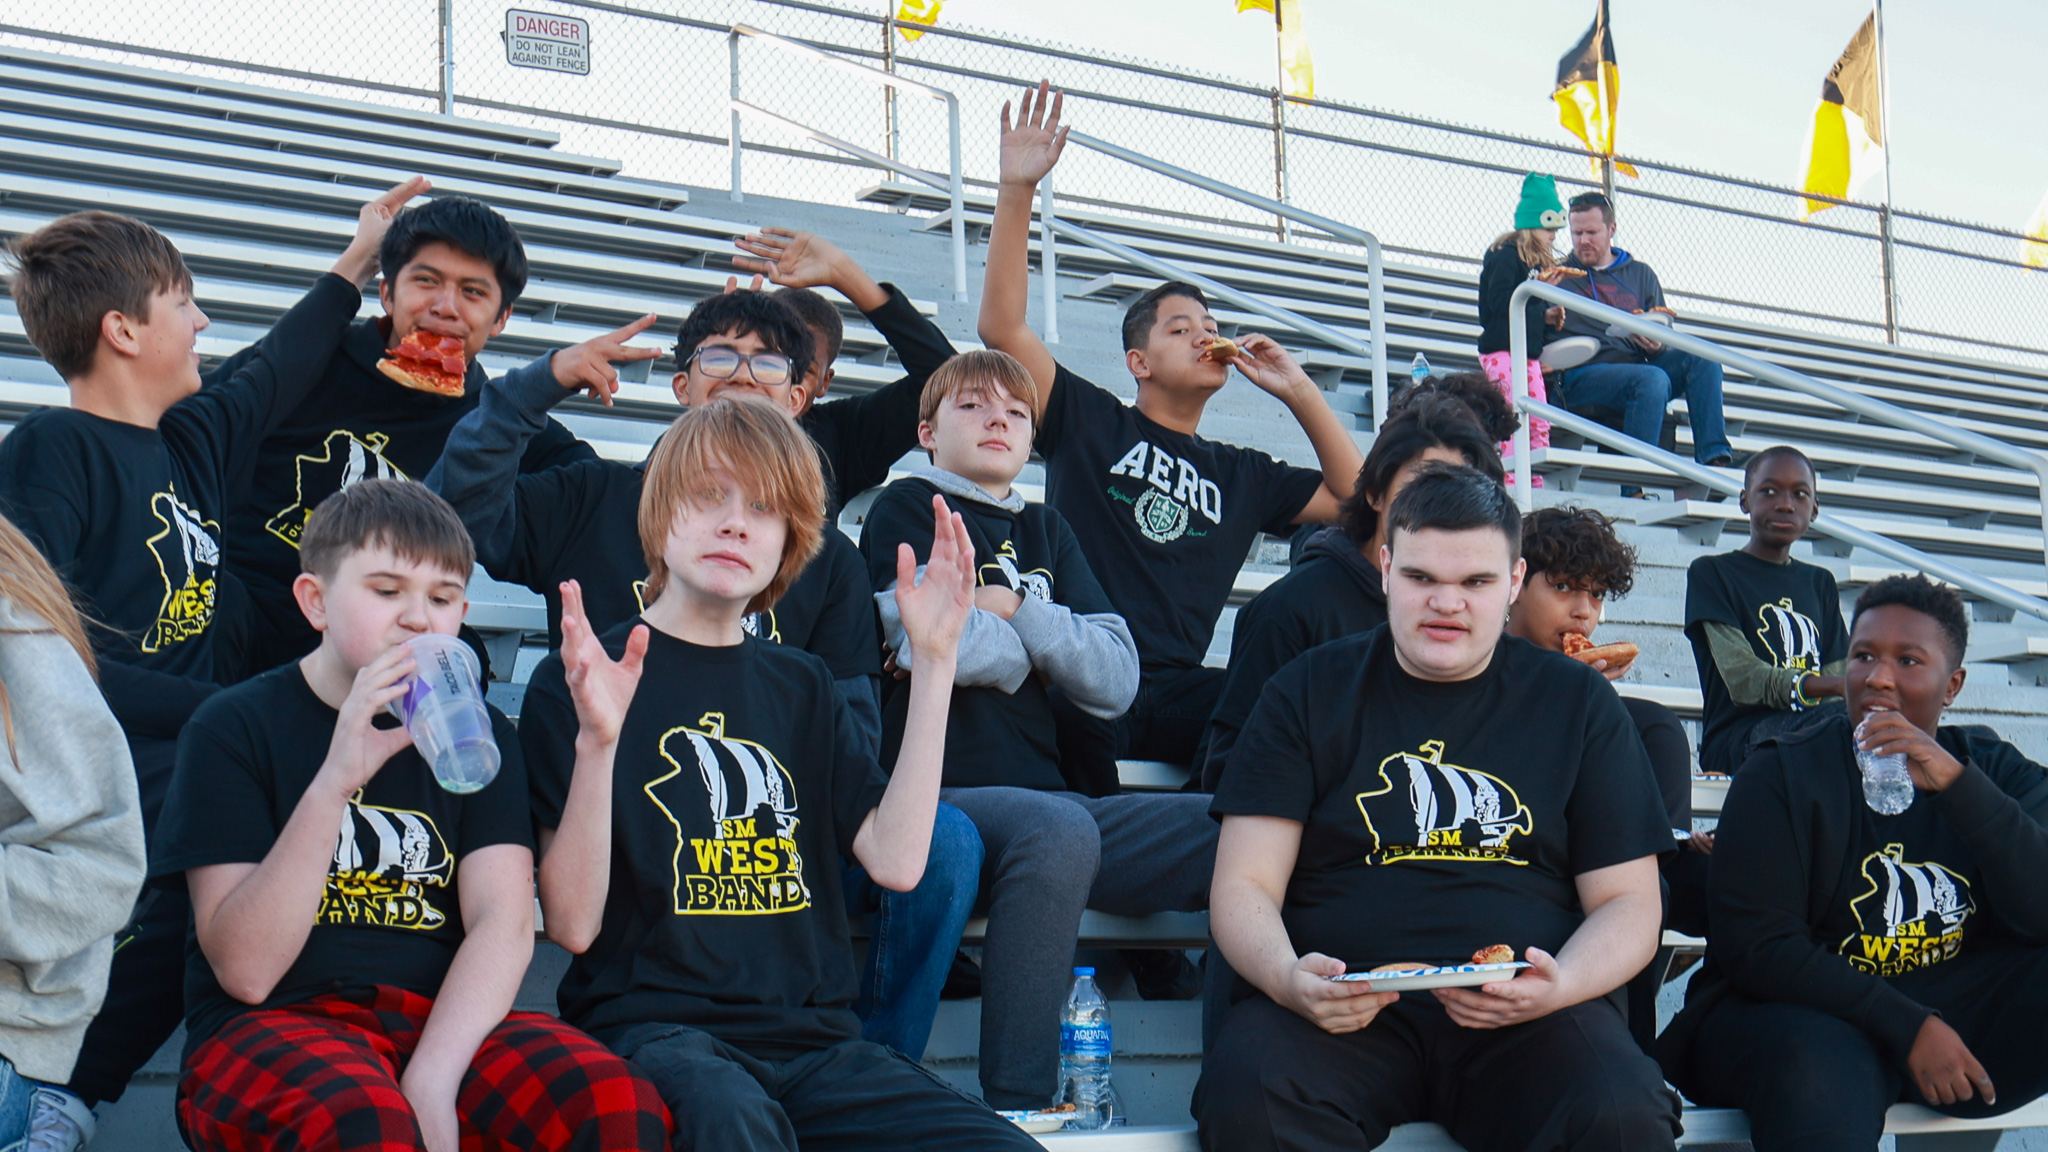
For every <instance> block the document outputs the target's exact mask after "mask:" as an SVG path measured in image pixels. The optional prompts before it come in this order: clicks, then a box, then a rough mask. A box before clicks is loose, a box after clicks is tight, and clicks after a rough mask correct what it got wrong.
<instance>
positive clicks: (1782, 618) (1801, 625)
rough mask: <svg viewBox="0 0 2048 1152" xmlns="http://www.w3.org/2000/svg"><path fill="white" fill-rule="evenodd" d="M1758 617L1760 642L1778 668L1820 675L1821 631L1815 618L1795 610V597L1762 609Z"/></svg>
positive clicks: (1763, 606) (1759, 606) (1757, 632)
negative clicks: (1793, 602) (1793, 603)
mask: <svg viewBox="0 0 2048 1152" xmlns="http://www.w3.org/2000/svg"><path fill="white" fill-rule="evenodd" d="M1756 616H1757V620H1758V621H1759V622H1760V626H1759V627H1758V628H1757V630H1756V636H1757V639H1759V640H1761V641H1763V644H1764V651H1766V652H1768V653H1770V657H1771V659H1772V661H1774V662H1775V663H1776V664H1777V666H1778V667H1780V668H1799V669H1803V670H1805V671H1808V672H1818V671H1820V628H1819V627H1818V626H1816V625H1815V624H1814V622H1813V617H1811V616H1808V615H1807V614H1806V613H1804V612H1799V611H1796V610H1794V609H1793V607H1792V598H1791V597H1789V596H1787V597H1785V598H1784V599H1782V600H1779V601H1778V602H1777V603H1776V604H1761V605H1758V606H1757V610H1756Z"/></svg>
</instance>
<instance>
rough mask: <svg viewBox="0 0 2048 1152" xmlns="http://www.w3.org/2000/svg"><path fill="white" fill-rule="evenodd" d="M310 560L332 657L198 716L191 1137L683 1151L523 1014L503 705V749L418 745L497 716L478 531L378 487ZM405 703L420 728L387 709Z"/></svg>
mask: <svg viewBox="0 0 2048 1152" xmlns="http://www.w3.org/2000/svg"><path fill="white" fill-rule="evenodd" d="M300 561H301V563H302V564H303V565H304V568H305V570H304V571H303V572H302V573H301V574H300V575H299V578H298V580H297V582H296V583H295V584H294V585H293V594H294V595H295V596H296V597H297V599H298V602H299V607H300V609H301V611H303V612H304V613H305V617H306V620H307V622H308V623H309V624H311V625H312V626H313V628H314V629H315V630H316V631H318V632H319V633H320V634H321V636H320V646H319V647H318V648H316V649H315V650H314V651H313V652H312V654H310V655H308V656H306V657H305V658H303V659H301V660H298V661H296V662H293V663H290V664H286V665H283V666H281V667H279V668H276V669H273V670H272V671H270V672H267V673H264V674H263V675H261V676H257V677H255V678H254V679H251V680H249V681H247V682H245V683H242V684H240V685H237V686H235V687H233V688H230V689H227V690H225V691H223V692H221V693H219V694H217V695H215V696H214V697H213V698H211V699H210V700H208V701H207V703H206V704H205V705H203V706H202V707H201V708H200V709H199V711H198V713H197V714H196V715H195V716H194V718H193V723H192V724H191V725H190V726H188V727H187V728H186V730H185V736H184V738H183V740H181V742H180V745H179V756H178V765H177V769H176V771H175V773H174V775H173V778H172V782H171V788H170V795H169V798H168V799H167V800H166V801H165V805H164V814H163V819H162V822H161V824H160V825H159V827H158V830H157V838H156V841H155V844H154V851H153V859H152V861H151V872H152V875H153V877H154V882H155V883H156V884H158V885H159V886H161V887H166V888H173V889H178V888H182V889H185V890H187V891H189V893H190V895H191V901H192V910H193V915H192V936H193V940H194V942H195V943H196V945H197V947H195V948H191V949H190V950H189V952H188V961H187V966H186V974H185V1004H186V1045H185V1055H184V1074H183V1077H182V1079H181V1081H180V1083H179V1086H178V1103H177V1116H178V1127H179V1130H180V1131H181V1132H182V1133H183V1134H184V1137H185V1139H186V1141H187V1143H189V1144H190V1145H191V1146H192V1147H193V1148H194V1149H198V1150H199V1152H209V1150H212V1149H234V1148H247V1147H251V1146H254V1145H255V1144H256V1143H263V1144H266V1145H268V1144H271V1143H276V1142H280V1129H288V1130H291V1133H292V1137H293V1140H292V1141H283V1142H296V1143H302V1144H305V1145H307V1146H314V1145H317V1146H319V1147H323V1148H339V1149H364V1150H366V1152H367V1150H370V1149H383V1148H387V1147H391V1146H393V1145H398V1146H404V1147H411V1148H426V1149H432V1150H433V1152H454V1150H455V1148H456V1147H457V1144H458V1142H462V1141H467V1140H470V1139H473V1138H476V1137H479V1136H481V1137H486V1138H488V1139H490V1140H495V1141H498V1142H502V1143H504V1144H506V1145H507V1146H511V1147H520V1148H545V1149H566V1148H571V1147H574V1148H578V1149H585V1148H603V1149H621V1150H624V1149H635V1150H646V1152H655V1150H658V1149H662V1148H665V1147H666V1146H667V1138H668V1127H669V1125H668V1119H667V1113H666V1109H665V1108H664V1107H663V1105H662V1103H661V1101H660V1099H659V1098H658V1097H657V1096H656V1095H655V1092H654V1089H653V1087H652V1085H650V1084H649V1083H648V1082H647V1081H646V1079H645V1078H643V1077H641V1076H639V1075H638V1074H637V1073H636V1072H635V1071H634V1070H633V1069H632V1068H631V1067H630V1066H629V1065H627V1064H626V1062H625V1061H623V1060H620V1059H619V1058H618V1057H616V1056H614V1055H612V1054H611V1053H610V1052H608V1051H606V1050H605V1048H604V1047H603V1046H602V1045H600V1044H598V1043H597V1042H596V1041H594V1040H592V1039H591V1038H590V1037H588V1036H586V1035H584V1034H583V1033H581V1032H578V1031H577V1030H576V1029H574V1028H572V1027H570V1026H569V1025H566V1024H564V1023H562V1022H561V1021H559V1020H557V1019H555V1018H553V1017H551V1016H543V1015H539V1014H536V1013H530V1012H512V1011H511V1007H512V1000H513V996H514V994H515V993H516V992H517V991H518V989H519V984H520V981H521V979H522V978H523V977H524V975H525V973H526V967H527V963H528V961H529V960H530V958H531V957H532V954H533V880H532V876H533V850H532V834H531V829H530V824H529V820H528V814H527V803H526V773H525V768H524V764H523V761H522V760H521V758H520V755H519V746H518V737H517V734H516V733H515V732H514V730H513V728H512V726H511V723H510V722H509V721H507V720H506V719H505V717H504V716H503V715H501V714H500V713H498V712H497V710H496V709H493V708H489V706H488V705H483V706H482V707H483V708H484V709H486V710H487V711H486V714H487V716H488V724H489V730H490V732H489V735H490V737H491V738H492V740H490V741H485V740H481V739H480V734H477V735H473V736H472V738H471V739H470V741H469V742H468V743H467V744H458V743H455V742H453V741H449V740H445V739H432V738H428V739H422V740H419V741H417V742H416V740H415V736H416V735H421V736H424V735H425V729H424V728H423V722H424V721H425V720H426V719H427V716H426V712H425V709H426V708H427V707H428V704H427V703H423V702H422V701H421V696H422V695H428V696H431V695H433V694H437V693H442V692H448V691H453V692H454V693H456V694H457V701H456V702H457V703H463V702H470V704H471V706H472V707H475V706H476V705H475V703H474V701H475V700H476V697H475V696H474V693H475V692H476V691H477V685H476V683H475V676H476V672H475V668H474V665H473V664H472V663H471V662H470V661H469V659H468V657H467V654H466V653H465V652H463V651H462V649H461V646H460V642H459V641H455V640H454V634H455V630H456V628H457V627H458V626H459V625H460V624H461V622H462V616H463V613H464V611H465V610H466V609H467V608H468V599H467V597H466V595H465V594H464V586H465V584H466V583H467V581H468V577H469V572H470V566H471V564H472V562H473V553H472V551H471V546H470V541H469V535H468V533H467V532H465V531H464V529H463V527H462V522H461V520H460V519H458V518H457V517H456V515H455V512H454V510H453V509H451V508H449V507H448V505H447V504H446V503H445V502H443V501H442V500H441V499H440V498H439V497H437V496H435V495H434V494H433V493H432V492H430V491H428V490H427V489H426V488H425V487H424V486H423V485H420V484H417V483H413V482H410V481H400V480H366V481H363V482H361V483H358V484H355V485H351V486H350V487H348V488H345V489H343V490H341V491H340V492H338V493H336V494H334V495H333V496H330V497H328V498H327V499H326V500H325V501H323V502H322V503H321V505H320V507H319V508H318V509H317V510H316V511H315V512H314V514H313V517H312V519H311V520H310V521H308V522H307V525H306V531H305V534H304V536H303V537H302V538H301V543H300ZM444 638H445V639H444ZM406 703H411V704H413V705H415V706H416V707H415V708H411V709H405V711H406V712H407V713H408V714H409V715H410V716H411V720H412V723H413V725H414V729H415V730H416V731H409V730H408V728H406V727H405V726H403V725H400V724H396V723H393V722H392V720H391V718H390V717H389V716H388V715H387V710H390V709H393V708H399V707H402V706H403V705H404V704H406ZM492 742H494V743H495V753H496V755H495V756H493V755H491V751H492V750H491V748H490V746H489V745H490V744H491V743H492ZM430 757H431V761H432V764H431V767H430V763H429V758H430ZM456 761H463V762H464V763H462V764H458V763H456ZM493 761H495V762H496V764H497V769H496V771H495V773H493V772H490V771H489V770H488V769H489V767H490V765H491V763H492V762H493ZM337 829H339V833H338V835H337Z"/></svg>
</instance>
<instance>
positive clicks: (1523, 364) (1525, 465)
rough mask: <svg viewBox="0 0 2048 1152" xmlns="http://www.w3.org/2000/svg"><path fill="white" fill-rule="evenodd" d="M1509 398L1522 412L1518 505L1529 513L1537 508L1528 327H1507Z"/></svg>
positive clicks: (1518, 428)
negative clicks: (1531, 459)
mask: <svg viewBox="0 0 2048 1152" xmlns="http://www.w3.org/2000/svg"><path fill="white" fill-rule="evenodd" d="M1508 387H1509V392H1508V395H1509V396H1510V397H1511V398H1512V399H1513V400H1514V402H1515V408H1516V409H1517V410H1518V411H1522V412H1523V416H1522V420H1521V423H1519V424H1517V425H1516V426H1515V503H1516V504H1517V505H1519V506H1520V507H1521V509H1522V511H1524V512H1527V511H1528V510H1529V509H1531V508H1534V507H1535V506H1536V495H1535V490H1534V483H1533V481H1531V480H1530V478H1529V417H1528V414H1527V408H1528V405H1529V326H1528V324H1526V323H1522V324H1515V323H1512V322H1510V323H1509V324H1508Z"/></svg>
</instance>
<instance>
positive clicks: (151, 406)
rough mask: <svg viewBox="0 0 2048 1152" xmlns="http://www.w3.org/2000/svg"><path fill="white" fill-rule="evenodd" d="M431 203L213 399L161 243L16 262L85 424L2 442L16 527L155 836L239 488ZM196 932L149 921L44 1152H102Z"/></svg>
mask: <svg viewBox="0 0 2048 1152" xmlns="http://www.w3.org/2000/svg"><path fill="white" fill-rule="evenodd" d="M426 186H427V184H426V181H425V180H423V179H419V178H417V177H416V178H414V179H412V180H410V181H408V182H406V183H404V184H401V185H399V186H398V187H396V188H394V189H392V190H391V191H389V192H387V193H385V194H384V195H383V196H380V197H378V198H377V199H375V200H372V201H371V202H370V203H368V204H367V205H365V206H364V208H363V210H362V212H361V215H360V219H359V221H358V224H357V229H356V234H355V237H354V239H353V240H351V241H350V242H349V245H348V248H347V249H346V250H345V251H344V252H343V253H342V255H341V258H340V259H338V260H337V261H336V262H335V264H334V267H333V269H332V270H331V271H330V272H328V274H327V275H325V276H322V277H321V278H320V279H319V280H318V281H316V282H315V283H314V284H313V286H312V288H311V289H309V290H308V291H307V293H306V295H305V297H304V298H303V299H301V300H300V301H299V303H298V304H296V305H294V306H293V307H292V309H291V310H290V311H289V312H287V313H286V314H285V315H284V316H283V317H282V318H281V319H280V320H279V321H278V323H277V325H276V326H275V327H273V328H272V329H271V330H270V332H269V333H268V334H267V335H265V336H264V338H263V339H262V340H260V341H258V342H257V344H256V346H255V348H254V349H252V350H251V352H250V353H249V354H248V355H247V356H246V357H245V358H244V359H243V361H242V362H241V364H240V365H239V367H238V368H237V370H236V371H235V372H233V373H232V374H231V375H229V376H227V377H225V378H218V377H217V378H216V379H215V380H214V381H213V383H211V384H210V385H208V386H206V387H204V388H202V387H201V386H200V376H199V355H198V352H197V346H198V338H199V333H200V332H201V331H202V330H204V329H205V328H206V326H207V323H208V321H207V318H206V315H205V313H203V312H201V311H200V310H199V308H198V306H197V305H196V304H194V303H193V300H192V273H191V271H190V270H189V269H188V268H187V267H186V266H185V261H184V258H183V257H182V256H181V255H180V254H179V252H178V250H177V248H176V247H175V246H174V245H172V244H171V242H170V241H169V240H168V239H166V238H165V237H164V236H163V234H162V233H160V232H158V231H157V230H156V229H154V228H151V227H150V226H149V225H147V224H144V223H143V222H141V221H139V220H134V219H131V218H129V217H126V216H117V215H114V214H112V213H107V212H79V213H74V214H72V215H70V216H65V217H63V218H61V219H58V220H56V221H54V222H53V223H51V224H48V225H46V226H44V227H43V228H40V229H38V230H36V231H35V232H32V233H30V234H28V235H26V236H23V237H20V238H19V239H17V240H16V241H15V242H14V244H13V246H12V250H11V262H12V266H13V267H12V272H13V274H12V276H11V278H10V284H9V287H10V291H11V293H12V294H13V296H14V300H15V307H16V308H17V310H18V311H19V312H20V314H21V318H22V324H23V326H24V327H25V328H26V329H27V330H28V337H29V340H30V341H31V342H32V343H34V344H35V346H36V347H37V349H38V350H40V351H41V352H42V353H43V354H44V355H45V356H46V357H48V358H49V360H50V362H51V364H52V366H54V367H55V368H56V369H57V371H58V372H59V373H61V374H62V375H63V376H64V382H65V385H66V387H67V388H68V389H69V390H70V393H71V406H70V407H68V408H45V409H43V410H42V411H39V412H36V413H33V414H31V415H30V416H28V417H27V418H26V419H24V420H23V421H22V422H21V423H20V424H19V425H17V426H16V427H15V429H14V431H12V432H10V433H9V434H8V435H7V438H6V439H5V440H4V441H0V513H4V514H5V515H6V516H7V517H8V518H9V519H11V520H13V521H14V523H15V524H16V525H18V526H19V527H20V528H21V530H22V531H23V532H24V533H25V534H26V535H27V536H28V537H29V539H30V540H32V541H34V542H35V545H36V547H37V548H38V549H40V550H41V551H42V553H43V555H44V557H46V558H47V559H48V560H49V561H50V564H51V566H52V567H54V568H56V570H57V572H58V573H59V574H60V575H61V576H63V577H64V580H65V582H66V583H67V584H68V585H69V586H70V587H71V588H73V589H75V590H76V592H77V594H78V595H79V597H80V599H81V601H82V602H83V603H84V604H85V606H86V607H85V611H86V612H87V613H88V614H89V615H91V616H92V617H94V618H95V619H96V620H97V621H98V622H99V623H100V624H103V625H105V627H96V628H93V629H91V630H90V631H91V634H92V637H93V642H94V645H95V649H96V654H97V655H98V657H99V660H98V663H99V670H100V690H101V692H102V693H104V694H105V696H106V698H107V703H108V705H109V706H110V707H111V708H112V709H113V712H114V716H115V718H116V719H118V720H119V721H120V722H121V729H122V732H123V733H124V734H125V735H126V736H127V738H128V747H129V751H130V752H131V754H132V755H133V758H134V762H135V774H136V781H137V784H138V786H139V788H140V793H141V801H142V816H143V825H144V828H145V830H146V831H147V830H150V829H153V828H154V827H155V824H156V817H157V813H158V811H159V810H160V809H161V808H162V807H163V799H164V790H165V788H166V787H167V785H168V784H169V781H170V776H171V768H172V763H173V760H174V758H175V755H176V747H177V739H178V733H179V731H180V730H181V729H183V727H184V726H185V722H186V720H187V719H189V718H190V717H191V715H192V711H193V709H194V708H196V707H198V706H199V703H200V702H201V701H202V700H204V699H206V698H207V697H208V696H210V695H211V694H213V693H214V692H215V691H216V690H217V686H218V684H219V683H221V680H222V676H221V670H220V664H219V661H218V660H217V656H218V647H219V645H218V644H217V642H216V634H217V632H218V630H219V620H218V615H219V609H220V599H221V582H222V579H223V575H222V571H221V550H222V547H223V545H224V541H223V534H222V531H221V524H222V522H223V521H225V520H226V519H227V517H228V512H229V509H230V507H231V505H232V496H231V493H232V491H233V479H234V476H235V475H236V473H237V472H238V470H239V468H240V465H241V462H242V461H244V460H246V459H248V458H249V456H250V455H252V454H253V453H254V452H255V451H256V446H257V444H258V443H259V442H260V441H261V440H262V439H263V437H264V436H266V435H268V434H269V432H270V430H271V429H272V428H274V427H275V426H276V424H277V422H278V421H279V420H280V419H282V418H283V416H284V414H285V413H286V412H288V411H290V410H291V408H292V407H293V406H294V405H296V404H297V403H298V402H299V400H300V398H301V397H303V396H304V395H305V393H306V391H307V390H308V389H309V388H310V387H311V386H312V385H313V383H314V381H315V379H316V378H317V368H318V366H319V365H320V364H321V363H322V362H323V361H324V360H325V359H326V357H327V356H328V355H329V354H330V353H331V352H332V351H333V349H334V344H335V341H336V339H338V337H339V336H340V333H341V331H342V329H343V327H344V326H345V325H346V324H347V323H348V320H349V318H350V317H352V316H354V315H355V312H356V309H357V307H359V306H360V305H361V304H362V299H363V298H362V287H361V286H362V284H363V283H365V282H366V281H368V280H369V278H370V277H371V275H372V274H374V272H375V270H376V258H377V249H378V244H379V242H380V240H381V239H382V237H383V235H384V232H385V230H386V229H387V228H388V227H389V226H390V223H391V218H392V216H393V214H395V213H396V212H397V211H398V209H399V207H400V206H401V205H403V204H404V203H405V202H406V201H407V200H408V199H410V198H411V197H413V196H414V195H417V194H418V193H419V192H422V191H424V190H425V189H426ZM186 919H187V910H186V905H185V902H184V900H183V898H182V896H178V895H175V894H162V895H157V896H154V897H151V896H145V897H144V902H143V903H142V904H140V905H138V916H137V918H136V920H135V921H134V922H133V923H131V925H130V926H129V928H127V929H125V930H124V932H123V939H122V941H121V943H120V947H119V949H118V950H117V951H116V953H115V959H114V966H113V970H112V974H111V976H110V978H109V981H108V988H107V999H106V1003H105V1004H104V1006H103V1007H102V1008H101V1010H100V1013H99V1015H98V1016H97V1017H96V1018H95V1019H94V1021H93V1025H92V1027H91V1028H90V1029H89V1030H88V1031H87V1033H86V1039H85V1046H84V1049H83V1051H81V1052H80V1054H79V1060H78V1065H77V1068H76V1069H75V1070H74V1071H73V1073H72V1078H71V1083H70V1084H69V1085H68V1086H67V1089H66V1091H67V1096H68V1101H69V1103H71V1104H74V1105H75V1107H71V1108H69V1109H67V1115H69V1116H70V1117H71V1119H70V1121H69V1122H68V1123H67V1127H69V1128H70V1129H71V1131H69V1132H67V1133H62V1134H58V1133H44V1132H39V1133H38V1134H37V1138H38V1139H41V1140H44V1141H45V1142H46V1143H48V1144H49V1146H51V1147H54V1148H59V1149H70V1148H73V1147H76V1146H77V1145H78V1144H80V1143H83V1141H84V1140H86V1139H89V1138H90V1132H89V1129H90V1127H91V1113H90V1112H89V1110H88V1109H89V1107H90V1106H93V1105H96V1104H98V1103H99V1102H100V1101H102V1100H116V1099H119V1098H120V1096H121V1093H122V1091H123V1090H124V1089H125V1088H126V1087H127V1084H128V1081H129V1079H130V1078H131V1077H133V1076H134V1074H135V1072H136V1070H137V1069H139V1068H141V1067H142V1064H143V1062H144V1061H146V1060H148V1059H149V1057H150V1056H151V1055H152V1054H153V1053H154V1052H155V1051H156V1050H157V1048H158V1047H159V1046H160V1045H161V1044H162V1043H163V1042H164V1040H165V1039H166V1038H167V1037H169V1036H170V1034H171V1032H172V1031H173V1030H174V1029H175V1028H176V1027H177V1024H178V1015H179V1004H178V996H177V991H176V989H177V980H178V972H179V970H180V968H181V966H182V965H183V962H184V957H183V946H184V935H185V921H186Z"/></svg>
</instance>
